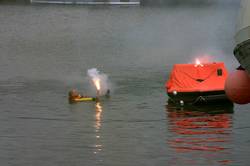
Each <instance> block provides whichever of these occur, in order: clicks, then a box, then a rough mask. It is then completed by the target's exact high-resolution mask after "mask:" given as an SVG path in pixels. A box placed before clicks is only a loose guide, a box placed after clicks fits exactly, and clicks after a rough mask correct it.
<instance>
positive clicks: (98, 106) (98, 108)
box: [94, 102, 103, 154]
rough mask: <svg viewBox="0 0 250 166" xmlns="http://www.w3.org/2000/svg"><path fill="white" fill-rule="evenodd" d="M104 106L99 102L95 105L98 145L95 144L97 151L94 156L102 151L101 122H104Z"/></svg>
mask: <svg viewBox="0 0 250 166" xmlns="http://www.w3.org/2000/svg"><path fill="white" fill-rule="evenodd" d="M102 111H103V110H102V106H101V103H100V102H97V103H96V105H95V124H94V127H95V133H96V136H95V137H96V144H95V150H94V154H97V153H99V152H100V151H102V144H101V140H100V139H101V135H100V129H101V126H102V123H101V120H102Z"/></svg>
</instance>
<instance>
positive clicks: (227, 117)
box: [0, 0, 250, 166]
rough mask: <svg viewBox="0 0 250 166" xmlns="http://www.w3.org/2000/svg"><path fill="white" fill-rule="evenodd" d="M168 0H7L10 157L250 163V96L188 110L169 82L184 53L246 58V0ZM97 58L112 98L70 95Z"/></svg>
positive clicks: (4, 39)
mask: <svg viewBox="0 0 250 166" xmlns="http://www.w3.org/2000/svg"><path fill="white" fill-rule="evenodd" d="M156 2H157V3H155V2H154V1H143V5H142V6H140V7H139V6H137V7H119V6H113V7H112V6H94V7H93V6H74V5H73V6H71V5H70V6H65V5H29V4H20V3H19V4H16V3H7V2H6V1H0V4H1V5H0V71H1V72H0V105H1V107H0V108H1V116H0V118H1V120H0V125H1V128H0V147H1V148H0V163H1V165H18V166H20V165H23V166H24V165H25V166H27V165H41V166H42V165H51V166H55V165H65V166H68V165H71V166H73V165H77V166H78V165H107V166H125V165H126V166H132V165H145V166H147V165H148V166H152V165H157V166H160V165H187V164H188V165H234V166H235V165H242V166H244V165H248V163H249V162H250V159H249V154H250V150H249V146H250V134H249V133H250V132H249V131H250V124H249V118H250V105H245V106H239V105H235V106H234V108H233V111H234V113H228V112H231V111H232V109H231V108H228V107H227V105H223V106H222V107H214V108H203V109H204V110H206V111H208V110H209V111H211V112H212V113H211V114H208V113H197V112H194V110H196V109H197V108H186V109H184V110H179V109H177V108H175V107H174V106H172V105H169V104H167V102H166V101H167V99H168V97H167V95H166V94H165V89H164V83H165V81H166V79H167V78H168V74H169V72H170V70H171V68H172V65H173V64H174V63H188V62H192V61H193V60H194V58H195V57H197V56H199V55H203V54H209V55H211V56H212V60H216V61H217V60H218V61H224V62H225V63H226V65H227V67H228V68H229V70H232V69H234V68H235V67H237V62H236V61H235V59H234V57H233V55H232V51H233V48H234V40H233V36H234V33H235V27H236V19H237V13H238V9H239V2H238V1H227V0H220V1H202V2H201V1H195V0H192V1H156ZM92 67H96V68H98V69H99V70H101V71H102V72H105V73H107V74H108V75H109V78H110V80H111V82H112V84H113V86H112V97H111V98H110V99H103V100H102V101H101V102H100V103H99V104H96V103H92V102H90V103H79V104H73V105H70V104H69V103H68V100H67V92H68V90H69V89H71V88H73V87H76V88H78V89H79V90H80V91H81V92H86V93H87V92H88V88H87V87H88V85H87V82H86V80H85V77H86V71H87V69H89V68H92ZM199 109H200V108H199ZM215 112H216V113H218V112H219V114H214V113H215ZM221 112H222V113H221ZM223 112H226V113H223Z"/></svg>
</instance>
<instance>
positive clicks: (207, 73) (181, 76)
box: [165, 62, 228, 93]
mask: <svg viewBox="0 0 250 166" xmlns="http://www.w3.org/2000/svg"><path fill="white" fill-rule="evenodd" d="M227 75H228V72H227V70H226V68H225V65H224V63H223V62H218V63H207V64H202V65H195V64H175V65H174V66H173V70H172V72H171V74H170V77H169V80H168V81H167V82H166V85H165V86H166V90H167V93H173V92H174V91H176V92H209V91H224V85H225V80H226V78H227Z"/></svg>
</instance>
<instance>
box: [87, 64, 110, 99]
mask: <svg viewBox="0 0 250 166" xmlns="http://www.w3.org/2000/svg"><path fill="white" fill-rule="evenodd" d="M87 74H88V79H89V81H90V84H91V87H92V88H93V89H95V90H96V88H95V85H94V83H93V81H94V80H96V79H97V80H99V83H100V94H99V95H101V96H103V95H105V94H106V93H107V91H108V90H111V84H110V82H109V79H108V75H107V74H104V73H100V71H98V70H97V69H96V68H92V69H88V71H87Z"/></svg>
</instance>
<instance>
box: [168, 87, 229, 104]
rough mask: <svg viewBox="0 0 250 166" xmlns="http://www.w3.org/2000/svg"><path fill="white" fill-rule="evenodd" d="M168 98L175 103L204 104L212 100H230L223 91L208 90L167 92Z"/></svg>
mask: <svg viewBox="0 0 250 166" xmlns="http://www.w3.org/2000/svg"><path fill="white" fill-rule="evenodd" d="M168 96H169V98H170V100H171V101H172V102H174V103H176V104H182V103H183V104H184V103H189V104H206V103H213V102H230V101H229V99H228V98H227V96H226V94H225V91H224V90H221V91H211V92H210V91H209V92H178V93H177V94H175V93H168Z"/></svg>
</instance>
